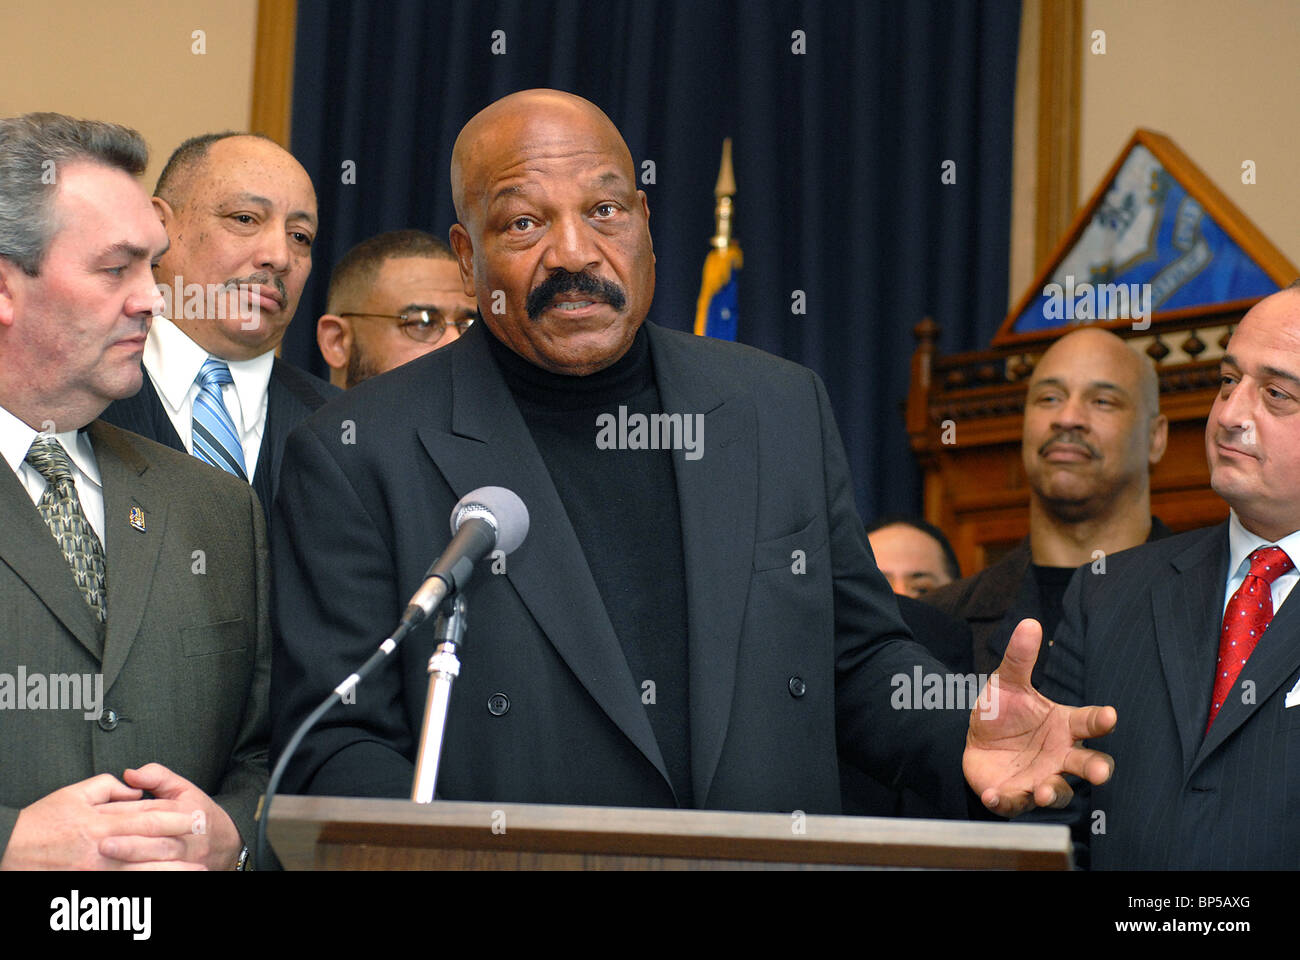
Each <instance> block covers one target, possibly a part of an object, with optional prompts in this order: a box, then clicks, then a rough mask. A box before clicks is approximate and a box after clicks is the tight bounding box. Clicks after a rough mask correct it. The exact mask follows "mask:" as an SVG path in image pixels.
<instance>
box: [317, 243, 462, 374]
mask: <svg viewBox="0 0 1300 960" xmlns="http://www.w3.org/2000/svg"><path fill="white" fill-rule="evenodd" d="M476 307H477V303H476V301H475V299H474V298H473V297H470V296H466V294H465V292H464V290H463V289H462V285H461V280H460V270H459V269H458V268H457V266H456V257H455V255H454V254H453V253H452V252H451V248H450V247H448V246H447V245H446V244H445V243H443V242H442V241H441V240H438V239H437V238H436V237H433V236H431V235H430V234H427V233H425V232H424V231H423V230H393V231H391V232H389V233H381V234H379V235H378V236H374V237H371V238H370V239H368V240H363V241H362V242H361V243H359V244H357V245H356V246H355V247H353V248H352V249H351V250H349V251H348V252H347V253H346V254H345V255H344V257H343V259H342V260H340V261H339V264H338V266H337V267H335V268H334V273H333V274H332V275H331V276H330V287H329V299H328V302H327V304H326V311H327V312H326V313H325V314H324V315H323V316H321V318H320V320H318V321H317V322H316V342H317V343H318V344H319V345H320V352H321V356H323V357H324V358H325V362H326V363H328V364H329V365H330V382H331V383H332V384H334V385H335V386H337V387H343V388H344V389H351V388H352V387H355V386H356V385H357V384H358V383H360V382H361V381H362V380H368V379H369V378H371V377H373V376H376V375H377V374H381V373H384V372H385V371H387V370H392V369H393V368H394V367H400V366H401V365H402V364H404V363H407V362H409V361H411V360H414V359H415V358H416V357H418V356H422V355H423V354H426V353H429V352H430V351H433V350H437V349H438V348H439V347H445V346H446V345H447V344H449V343H451V342H452V341H454V340H456V339H457V338H458V337H459V336H460V335H461V334H462V333H464V332H465V331H466V330H467V329H469V325H470V324H471V323H473V322H474V318H475V317H476V316H478V312H477V309H476Z"/></svg>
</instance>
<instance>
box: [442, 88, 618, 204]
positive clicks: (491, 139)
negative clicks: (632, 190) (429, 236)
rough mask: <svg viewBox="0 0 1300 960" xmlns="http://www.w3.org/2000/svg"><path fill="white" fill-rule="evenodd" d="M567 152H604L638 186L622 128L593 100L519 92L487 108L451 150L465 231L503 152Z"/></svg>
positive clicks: (454, 195)
mask: <svg viewBox="0 0 1300 960" xmlns="http://www.w3.org/2000/svg"><path fill="white" fill-rule="evenodd" d="M541 141H545V152H550V151H554V150H556V149H559V150H564V149H566V148H575V147H576V148H579V149H584V148H588V147H589V146H594V147H596V148H597V149H601V148H603V149H604V150H606V151H608V153H609V155H610V156H611V157H612V158H614V159H615V161H616V163H617V164H618V165H619V166H621V167H623V168H624V169H623V172H624V173H625V174H626V175H627V177H628V179H629V180H630V181H632V182H635V179H636V174H635V171H634V168H633V165H632V154H631V152H630V151H629V150H628V148H627V144H626V143H625V142H624V140H623V137H622V135H621V134H620V133H619V132H618V128H617V127H615V126H614V124H613V122H612V121H611V120H610V119H609V117H607V116H605V112H604V111H603V110H601V109H600V107H598V106H596V105H595V104H594V103H592V102H591V101H590V100H584V99H583V98H582V97H578V96H574V95H573V94H571V93H565V92H564V91H563V90H546V89H538V90H521V91H519V92H518V93H512V94H510V95H508V96H505V97H502V98H501V99H500V100H497V101H495V102H494V103H490V104H488V105H487V106H486V107H484V108H483V109H482V110H480V111H479V112H478V113H476V114H475V115H474V116H473V117H471V118H470V121H469V123H467V124H465V126H464V127H463V128H461V131H460V135H459V136H457V137H456V144H455V146H454V147H453V148H452V151H451V196H452V201H453V203H455V205H456V218H457V219H458V220H459V221H460V222H461V223H463V224H466V225H467V226H468V225H470V224H471V223H478V222H480V221H479V219H478V217H477V216H476V215H478V214H480V213H481V211H480V210H479V209H478V208H479V206H480V205H481V204H482V202H483V201H484V199H485V198H484V196H483V194H484V192H485V190H486V179H487V177H488V175H489V173H490V172H491V171H492V169H493V166H494V161H496V160H498V159H499V155H500V153H501V151H502V150H509V151H511V152H512V153H517V154H520V155H524V156H534V155H536V153H537V150H538V148H539V147H541V146H542V143H541Z"/></svg>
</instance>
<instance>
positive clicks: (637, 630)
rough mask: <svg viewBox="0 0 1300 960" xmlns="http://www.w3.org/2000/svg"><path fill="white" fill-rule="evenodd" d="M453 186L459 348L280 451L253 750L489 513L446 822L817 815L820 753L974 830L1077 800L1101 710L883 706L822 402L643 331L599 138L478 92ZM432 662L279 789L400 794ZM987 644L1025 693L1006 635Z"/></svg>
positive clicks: (413, 670) (580, 118)
mask: <svg viewBox="0 0 1300 960" xmlns="http://www.w3.org/2000/svg"><path fill="white" fill-rule="evenodd" d="M452 186H453V193H454V196H455V200H456V207H457V213H458V216H459V220H460V222H459V223H458V224H457V225H456V226H454V227H453V228H452V231H451V240H452V246H453V249H455V251H456V253H457V257H458V260H459V263H460V268H461V275H462V277H463V280H464V285H465V292H466V293H467V294H471V293H472V294H475V295H476V296H477V298H478V302H479V304H480V305H483V307H484V309H483V310H482V313H483V316H484V321H485V322H484V323H482V324H475V325H474V326H473V327H471V328H470V329H469V331H468V332H467V333H466V334H465V335H464V336H462V337H461V338H460V339H459V340H458V341H457V342H456V343H454V344H452V345H451V346H449V347H447V348H446V349H444V350H439V351H436V352H434V353H431V354H429V355H427V356H424V357H420V358H419V359H417V360H414V361H412V362H411V363H409V364H406V365H405V366H403V367H400V368H398V369H397V370H393V371H390V372H389V373H387V374H385V375H384V376H382V377H377V378H375V379H374V380H371V381H368V382H366V383H363V384H361V385H360V386H358V387H357V388H356V389H355V390H351V391H349V392H348V394H347V395H346V396H345V397H343V398H341V399H339V400H337V401H335V402H333V403H331V404H329V405H327V406H326V407H325V408H323V409H322V410H320V411H319V412H318V413H317V414H315V415H314V416H313V417H311V418H310V419H308V420H307V422H306V423H304V424H303V426H302V427H300V428H299V429H298V430H296V431H295V432H294V434H293V436H292V437H290V440H289V446H288V448H287V449H286V453H285V464H284V469H283V473H282V478H281V490H280V496H279V498H278V499H277V501H276V508H275V523H274V524H273V526H272V537H273V547H272V554H273V563H274V575H275V579H276V587H277V592H276V602H275V613H274V618H273V619H274V629H275V631H276V637H277V643H278V647H277V652H276V656H275V658H274V671H273V679H272V686H273V691H274V693H273V697H272V701H273V703H274V705H275V706H274V711H275V718H274V721H273V728H274V732H273V749H274V750H276V751H279V750H283V749H284V746H285V744H286V742H287V740H288V738H289V736H290V735H291V733H292V731H293V730H294V729H295V728H296V727H297V726H298V724H299V722H300V721H301V720H302V718H303V717H304V716H305V715H306V714H307V713H308V712H309V711H310V710H311V709H312V708H313V707H314V706H315V705H316V704H317V703H318V702H320V700H322V699H323V698H324V696H325V695H326V694H327V693H328V692H329V690H330V689H331V688H333V687H334V686H335V685H336V684H338V683H339V682H340V681H341V680H342V679H343V678H344V677H346V676H347V675H348V674H349V673H351V672H352V671H353V670H354V669H356V666H357V665H358V664H359V663H360V662H361V660H362V659H364V658H365V657H366V655H367V654H368V653H369V652H370V651H371V650H373V648H374V645H375V642H376V641H377V640H378V639H379V638H381V637H382V636H384V635H385V633H386V632H387V631H388V630H389V629H390V628H391V626H392V622H393V619H394V617H395V615H396V613H397V612H398V611H400V610H401V609H402V608H403V606H404V605H405V600H406V597H407V596H409V595H410V592H411V591H414V590H415V588H416V587H418V586H419V585H420V582H421V581H422V579H423V577H424V572H425V569H426V566H427V564H428V563H429V560H430V559H431V554H434V553H436V552H437V551H438V550H439V549H440V548H441V546H442V545H444V544H446V543H447V540H448V535H447V531H446V526H445V523H446V521H445V520H444V517H446V516H447V514H448V513H449V512H450V510H451V508H452V506H453V505H454V504H455V503H456V502H457V500H458V499H459V498H460V497H461V496H463V495H464V494H465V493H467V492H469V491H470V490H472V489H474V488H476V487H479V486H482V485H485V484H498V485H502V486H506V487H509V488H511V489H513V490H515V491H517V492H518V493H519V495H520V496H521V497H522V498H523V499H524V501H525V503H526V504H527V506H528V509H529V511H530V514H531V529H530V531H529V533H528V536H527V539H526V540H525V541H524V543H523V545H522V546H521V547H519V549H518V550H517V551H516V552H515V553H513V554H512V555H510V556H509V557H506V558H503V559H501V560H499V561H498V562H495V563H492V564H487V563H485V564H484V565H483V569H481V570H480V571H479V573H478V574H477V575H476V578H475V581H474V582H473V583H472V584H471V585H470V588H469V590H468V595H467V599H468V604H469V618H468V622H469V624H470V626H469V633H468V635H467V637H466V646H465V652H464V657H463V661H464V666H463V669H462V671H461V676H460V679H459V680H458V681H457V687H456V689H455V692H454V695H453V696H452V698H451V705H450V716H449V719H448V723H447V728H446V737H447V739H446V748H445V750H444V752H443V757H442V766H441V769H440V774H439V788H440V793H441V794H442V795H443V796H445V797H447V798H457V799H493V800H503V801H507V800H509V801H531V802H553V803H579V804H581V803H591V804H611V805H625V806H642V807H665V806H666V807H673V806H682V807H699V808H712V809H733V810H786V811H791V810H796V809H798V810H803V811H807V812H827V813H833V812H837V811H838V810H839V809H840V795H839V774H838V765H837V761H836V751H837V746H838V747H840V748H842V749H843V750H845V752H846V753H847V754H848V755H850V756H852V757H854V758H855V759H856V760H857V761H858V762H860V763H861V764H862V765H863V766H864V768H866V769H868V770H870V771H871V772H872V773H873V774H874V775H876V776H877V777H879V778H880V779H882V780H884V781H885V782H891V783H892V782H894V781H896V780H900V781H902V782H906V783H908V784H910V785H912V786H913V787H914V788H915V789H916V790H918V791H919V792H921V793H923V794H924V795H926V796H928V797H930V798H932V799H934V800H935V802H940V803H944V802H946V803H962V802H964V799H965V798H966V796H967V793H966V789H965V787H964V786H963V783H962V769H963V763H964V766H965V772H966V774H967V776H968V778H969V781H970V782H971V783H972V784H973V785H974V786H975V789H976V793H977V795H978V796H979V797H980V798H981V799H982V800H983V801H984V802H985V803H986V805H988V806H989V807H990V808H992V809H995V810H997V811H998V812H1003V813H1011V812H1014V811H1016V810H1019V809H1022V808H1023V807H1024V806H1025V805H1027V804H1029V803H1031V802H1032V797H1033V795H1034V793H1035V791H1036V790H1037V791H1038V792H1039V793H1040V794H1043V795H1047V794H1049V793H1053V792H1055V791H1056V790H1060V791H1061V793H1060V796H1061V797H1064V796H1065V795H1066V793H1067V791H1068V788H1067V787H1066V785H1065V781H1064V779H1063V778H1062V777H1061V776H1059V772H1060V771H1061V770H1070V771H1074V772H1079V773H1082V772H1084V769H1085V767H1086V768H1087V772H1088V773H1089V775H1090V776H1091V777H1092V778H1093V779H1094V780H1104V779H1105V777H1106V776H1107V775H1108V774H1109V766H1108V761H1107V759H1106V758H1105V757H1104V755H1099V754H1096V753H1092V752H1084V751H1080V750H1078V749H1076V748H1075V744H1074V740H1073V737H1072V733H1071V730H1072V729H1073V730H1074V732H1075V733H1081V732H1082V731H1083V730H1084V729H1092V730H1104V729H1108V728H1109V724H1110V723H1112V722H1113V716H1112V714H1111V713H1110V711H1109V710H1106V709H1104V708H1089V709H1086V710H1084V711H1081V712H1078V713H1073V714H1067V713H1064V712H1062V711H1061V708H1060V707H1059V706H1058V705H1056V704H1052V703H1049V702H1048V701H1046V700H1045V699H1043V698H1041V697H1040V696H1039V695H1038V694H1037V693H1036V692H1035V691H1033V690H1032V689H1031V688H1029V686H1028V683H1027V671H1026V670H1023V669H1020V668H1018V667H1017V666H1016V665H1015V664H1014V663H1010V664H1009V666H1008V668H1007V669H1006V671H1005V674H1004V677H1003V684H1002V686H1001V689H1000V693H999V698H998V710H997V711H995V712H992V713H983V714H978V716H977V719H976V720H975V721H972V723H971V724H970V725H969V728H968V722H967V718H966V716H964V715H959V714H953V713H951V712H944V711H938V712H936V713H934V714H928V715H927V714H924V713H922V712H920V711H914V710H911V709H902V708H896V702H895V704H891V695H892V694H893V693H894V689H893V687H892V686H891V680H892V679H893V678H894V677H896V676H898V675H900V674H901V673H903V672H904V671H910V670H911V669H912V666H913V665H916V664H920V665H923V667H924V668H925V669H926V670H929V671H941V670H942V669H943V667H942V665H941V664H939V663H938V661H935V660H933V659H932V658H930V657H929V656H928V655H927V654H926V653H925V652H924V651H923V650H921V649H920V648H919V647H917V646H915V645H914V644H912V643H910V642H908V641H907V639H906V638H907V633H906V629H905V627H904V626H903V624H902V623H901V621H900V620H899V618H898V613H897V606H896V604H895V603H894V600H893V597H892V595H891V594H890V592H889V587H888V585H887V584H886V582H885V581H884V579H883V578H882V577H881V576H880V574H879V572H878V571H877V570H876V569H875V567H874V565H873V564H872V562H871V555H870V552H869V551H868V549H867V545H866V536H865V531H864V528H863V526H862V524H861V521H860V520H859V519H858V517H857V514H856V510H855V508H854V505H853V497H852V493H851V484H850V481H849V476H848V469H847V465H846V463H845V459H844V453H843V448H842V446H841V444H840V440H839V436H838V433H837V431H836V428H835V425H834V417H833V415H832V413H831V410H830V405H829V402H828V400H827V397H826V392H825V389H824V388H823V386H822V384H821V382H820V380H819V379H818V378H817V377H816V376H815V375H814V374H812V373H811V372H810V371H808V370H806V369H804V368H802V367H798V366H796V365H794V364H791V363H787V362H785V361H783V360H779V359H777V358H774V357H770V356H768V355H766V354H762V353H760V352H758V351H756V350H752V349H750V348H747V347H743V346H739V345H736V344H730V343H722V342H719V341H715V340H708V339H705V338H700V337H694V336H691V335H689V334H684V333H678V332H675V331H672V330H667V329H664V328H662V327H659V326H657V325H655V324H652V323H649V322H645V323H643V321H644V320H645V317H646V314H647V313H648V311H649V309H650V303H651V299H652V297H653V290H654V254H653V251H652V249H651V243H650V232H649V226H648V216H649V213H648V207H647V204H646V198H645V194H644V193H642V192H641V191H639V190H637V189H636V178H635V171H634V167H633V165H632V160H631V156H630V154H629V153H628V150H627V146H626V144H624V142H623V140H622V137H621V136H619V134H618V131H617V130H616V129H615V128H614V126H613V124H611V123H610V121H609V119H608V118H607V117H606V116H605V115H604V114H603V113H601V112H600V111H599V110H598V109H597V108H596V107H595V106H594V105H592V104H590V103H588V102H587V101H585V100H582V99H580V98H577V97H573V96H570V95H568V94H564V93H560V92H558V91H526V92H523V93H519V94H514V95H511V96H509V97H506V98H505V99H503V100H500V101H498V102H496V103H495V104H492V105H490V106H489V107H487V108H486V109H485V110H483V111H482V112H481V113H479V114H478V115H477V116H476V117H474V118H473V119H472V120H471V121H470V122H469V123H468V124H467V125H466V127H465V128H464V130H462V132H461V134H460V137H459V138H458V139H457V143H456V147H455V150H454V152H453V157H452ZM650 418H661V419H659V420H651V419H650ZM673 418H675V421H674V420H673ZM673 422H675V423H676V425H677V426H676V428H675V429H673V428H671V424H672V423H673ZM647 423H656V424H658V425H659V426H658V428H657V431H656V436H657V440H656V441H655V442H654V443H649V442H648V441H647V435H646V430H645V425H646V424H647ZM629 424H640V425H641V426H640V427H639V428H638V427H636V426H629ZM624 428H626V429H624ZM493 570H495V571H496V572H495V573H494V572H493ZM432 644H433V637H432V631H431V629H429V628H428V627H427V626H426V627H424V628H421V629H419V630H417V631H416V632H415V633H413V634H412V635H411V637H410V638H409V639H408V640H407V641H406V644H405V646H404V647H403V648H401V649H400V650H399V652H398V656H397V657H396V659H397V660H398V663H396V664H394V665H393V666H392V667H390V668H389V669H387V670H383V671H380V672H378V673H377V674H376V675H374V676H373V677H372V678H370V680H369V681H368V682H367V683H366V684H365V685H363V686H362V687H361V688H359V689H357V690H356V696H355V702H345V703H344V704H341V705H339V706H338V707H336V708H335V709H334V710H333V711H332V712H331V713H330V714H328V715H327V716H326V717H325V718H324V719H323V720H322V722H321V724H320V725H319V726H318V727H317V728H316V729H315V730H314V732H313V733H312V734H311V735H310V736H308V737H307V738H306V739H305V740H304V742H303V744H302V747H301V750H300V752H299V753H298V754H297V755H296V756H295V759H294V762H293V763H292V764H291V765H290V766H289V768H288V772H287V774H286V779H285V789H286V790H287V791H301V792H310V793H317V794H343V795H373V796H409V795H410V790H411V781H412V774H413V759H414V755H415V751H416V743H417V739H418V730H419V728H420V723H421V717H422V715H423V712H424V701H425V690H426V688H427V682H426V681H427V673H426V664H427V660H428V656H429V653H430V651H431V648H432ZM1013 649H1014V651H1015V653H1016V657H1015V658H1013V659H1016V660H1018V662H1019V663H1021V664H1022V665H1023V663H1024V662H1025V657H1026V655H1028V657H1030V658H1032V655H1033V650H1034V639H1033V637H1032V636H1029V633H1028V632H1027V631H1026V632H1022V634H1021V635H1020V636H1019V637H1018V638H1017V640H1016V641H1015V642H1014V643H1013ZM1026 651H1028V654H1026ZM977 713H978V712H977ZM1071 723H1073V724H1074V727H1073V728H1071ZM968 737H969V744H968V743H967V738H968ZM1002 737H1006V739H1005V740H1001V739H1000V738H1002ZM1044 742H1045V746H1044V749H1042V751H1041V752H1039V750H1038V748H1039V745H1040V744H1044ZM963 747H965V752H964V754H963ZM1008 747H1009V748H1010V749H1007V748H1008ZM1031 755H1032V757H1031ZM1017 765H1020V766H1021V769H1020V771H1019V772H1013V769H1014V768H1016V766H1017Z"/></svg>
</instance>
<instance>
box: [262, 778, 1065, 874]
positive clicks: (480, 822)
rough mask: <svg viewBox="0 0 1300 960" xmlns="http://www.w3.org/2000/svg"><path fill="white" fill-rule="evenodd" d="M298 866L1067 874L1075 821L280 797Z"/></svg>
mask: <svg viewBox="0 0 1300 960" xmlns="http://www.w3.org/2000/svg"><path fill="white" fill-rule="evenodd" d="M267 832H268V835H269V837H270V840H271V845H272V847H274V849H275V852H276V854H277V855H278V856H279V858H280V861H281V862H282V863H283V864H284V866H285V869H288V870H824V869H855V868H856V869H863V868H902V869H908V868H910V869H961V870H982V869H1000V870H1068V869H1070V867H1071V865H1072V858H1071V847H1070V836H1069V830H1068V829H1067V828H1066V827H1063V826H1053V825H1047V824H1014V823H966V822H961V821H947V820H896V819H888V818H878V817H827V816H803V815H801V814H800V815H793V814H780V813H720V812H713V811H706V810H643V809H635V808H629V807H569V806H548V805H542V804H529V803H460V802H442V801H439V802H436V803H431V804H417V803H412V802H410V801H407V800H371V799H361V798H343V797H294V796H286V797H276V798H275V803H274V804H273V805H272V806H271V817H270V822H269V823H268V824H267Z"/></svg>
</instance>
